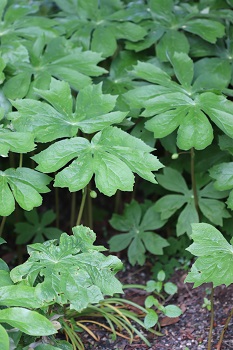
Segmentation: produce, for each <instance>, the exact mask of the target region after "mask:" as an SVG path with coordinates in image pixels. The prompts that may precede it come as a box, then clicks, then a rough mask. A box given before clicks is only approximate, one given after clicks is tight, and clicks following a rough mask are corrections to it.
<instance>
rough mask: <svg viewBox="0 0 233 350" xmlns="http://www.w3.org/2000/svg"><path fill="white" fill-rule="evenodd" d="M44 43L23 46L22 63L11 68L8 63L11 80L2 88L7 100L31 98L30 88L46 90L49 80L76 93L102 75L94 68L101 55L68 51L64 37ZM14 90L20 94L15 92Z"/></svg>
mask: <svg viewBox="0 0 233 350" xmlns="http://www.w3.org/2000/svg"><path fill="white" fill-rule="evenodd" d="M47 41H48V40H47V39H45V37H43V36H41V37H40V36H39V37H38V39H37V40H36V41H35V42H34V43H27V51H28V58H27V60H26V61H21V60H19V61H16V62H14V64H13V65H12V64H10V63H9V66H10V67H11V69H10V72H11V76H10V77H9V76H8V80H7V81H6V83H5V85H4V92H5V94H6V96H7V97H8V98H11V99H16V98H23V97H25V96H26V95H28V96H29V97H30V98H31V97H33V98H35V96H36V95H35V92H34V88H38V89H46V88H48V87H49V84H50V81H51V77H55V78H57V79H60V80H64V81H66V82H68V83H69V85H70V86H71V87H72V88H73V89H74V90H80V89H82V88H83V87H85V86H87V85H89V84H91V82H92V79H91V78H90V77H94V76H99V75H102V74H104V73H106V70H105V69H104V68H102V67H99V66H98V63H99V62H100V61H101V60H102V56H101V54H99V53H97V52H92V51H85V52H83V51H82V50H81V48H77V47H75V48H72V45H70V43H69V42H68V41H67V40H65V38H64V37H58V38H54V39H52V40H50V41H49V42H47ZM4 57H5V56H4ZM32 77H33V79H32ZM32 80H33V82H32ZM17 86H18V87H19V88H20V91H17V89H16V87H17Z"/></svg>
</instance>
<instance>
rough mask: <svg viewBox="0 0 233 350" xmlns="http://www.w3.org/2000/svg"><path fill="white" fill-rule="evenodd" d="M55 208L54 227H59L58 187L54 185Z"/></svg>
mask: <svg viewBox="0 0 233 350" xmlns="http://www.w3.org/2000/svg"><path fill="white" fill-rule="evenodd" d="M55 210H56V227H57V228H59V222H60V205H59V189H58V187H55Z"/></svg>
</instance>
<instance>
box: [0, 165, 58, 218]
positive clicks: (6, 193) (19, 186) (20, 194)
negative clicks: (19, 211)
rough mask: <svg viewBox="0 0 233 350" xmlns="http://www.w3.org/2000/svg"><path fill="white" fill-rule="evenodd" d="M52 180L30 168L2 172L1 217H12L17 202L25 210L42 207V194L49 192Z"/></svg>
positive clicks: (0, 185) (0, 183) (0, 192)
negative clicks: (49, 184)
mask: <svg viewBox="0 0 233 350" xmlns="http://www.w3.org/2000/svg"><path fill="white" fill-rule="evenodd" d="M50 180H51V178H50V177H49V176H47V175H44V174H41V173H39V172H37V171H35V170H32V169H29V168H17V169H13V168H9V169H7V170H6V171H0V215H2V216H8V215H10V214H11V213H12V212H13V211H14V209H15V201H16V202H17V203H18V204H19V205H20V206H21V207H22V208H23V209H24V210H32V209H33V208H34V207H38V206H40V205H41V203H42V197H41V195H40V193H46V192H49V188H48V187H47V185H48V183H49V182H50ZM11 191H12V192H11Z"/></svg>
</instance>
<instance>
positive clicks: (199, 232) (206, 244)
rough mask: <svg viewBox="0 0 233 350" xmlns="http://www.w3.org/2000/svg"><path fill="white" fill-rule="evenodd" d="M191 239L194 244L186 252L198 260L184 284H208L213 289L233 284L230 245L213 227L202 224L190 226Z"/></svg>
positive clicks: (231, 250)
mask: <svg viewBox="0 0 233 350" xmlns="http://www.w3.org/2000/svg"><path fill="white" fill-rule="evenodd" d="M191 237H192V239H193V241H194V243H192V244H191V245H190V246H189V247H188V248H187V250H188V251H189V252H190V253H192V254H193V255H195V256H197V257H198V258H197V260H196V261H195V263H194V264H193V266H192V268H191V271H190V272H189V274H188V276H187V277H186V279H185V282H189V283H194V287H198V286H200V285H201V284H203V283H208V282H212V283H213V286H214V287H216V286H219V285H221V284H225V285H226V286H229V285H230V284H231V283H232V282H233V278H232V274H233V266H232V254H233V247H232V245H231V244H229V243H228V242H227V241H226V239H225V238H224V237H223V235H222V234H221V232H220V231H218V230H217V229H216V228H215V227H214V226H212V225H209V224H204V223H201V224H193V225H192V235H191Z"/></svg>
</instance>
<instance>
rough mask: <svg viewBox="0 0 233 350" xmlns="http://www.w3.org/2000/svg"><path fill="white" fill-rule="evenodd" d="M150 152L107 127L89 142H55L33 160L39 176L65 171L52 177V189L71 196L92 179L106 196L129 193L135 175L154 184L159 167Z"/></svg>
mask: <svg viewBox="0 0 233 350" xmlns="http://www.w3.org/2000/svg"><path fill="white" fill-rule="evenodd" d="M151 151H153V148H151V147H149V146H147V145H146V144H145V143H144V142H143V141H141V140H139V139H137V138H136V137H133V136H131V135H129V134H128V133H126V132H124V131H122V130H121V129H119V128H117V127H107V128H105V129H104V130H103V131H102V132H99V133H97V134H96V135H95V136H94V137H93V138H92V140H91V142H89V141H88V140H87V139H84V138H81V137H73V138H71V139H66V140H62V141H58V142H56V143H54V144H53V145H51V146H50V147H48V148H47V149H46V150H45V151H42V152H40V153H39V154H37V155H36V156H34V157H33V159H34V160H35V161H36V162H37V163H38V164H39V165H38V167H37V169H38V170H40V171H42V172H45V173H46V172H53V171H57V170H59V169H60V168H61V167H64V165H66V164H67V163H68V162H70V161H71V160H72V159H75V158H77V159H75V160H74V161H73V162H72V163H71V164H70V165H69V166H68V167H66V168H64V169H63V170H61V171H60V172H59V173H58V174H57V175H56V176H55V184H54V185H55V187H68V188H69V190H70V191H71V192H74V191H78V190H80V189H83V188H84V187H85V186H86V185H87V184H88V183H89V181H90V180H91V178H92V176H93V175H95V183H96V187H97V188H98V189H99V191H100V192H102V193H104V194H105V195H107V196H112V195H113V194H114V193H115V192H116V191H117V189H120V190H122V191H132V189H133V185H134V175H133V172H134V173H137V174H138V175H139V176H141V177H142V178H143V179H145V180H147V181H150V182H152V183H156V181H155V178H154V174H153V173H152V171H156V170H158V169H159V168H161V167H162V164H161V163H160V162H159V161H158V159H157V157H155V156H153V155H152V154H150V152H151Z"/></svg>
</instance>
